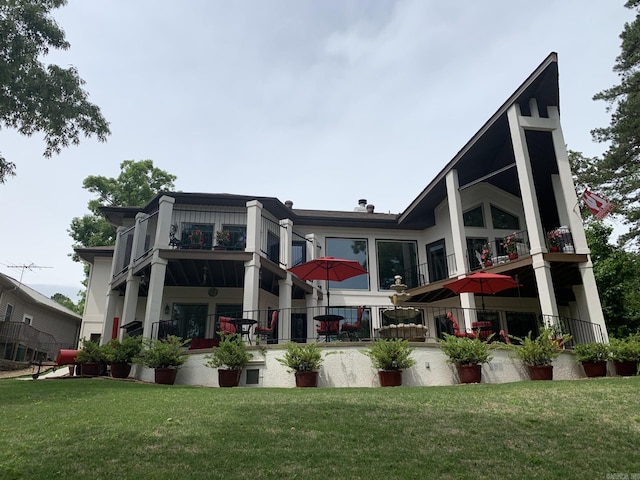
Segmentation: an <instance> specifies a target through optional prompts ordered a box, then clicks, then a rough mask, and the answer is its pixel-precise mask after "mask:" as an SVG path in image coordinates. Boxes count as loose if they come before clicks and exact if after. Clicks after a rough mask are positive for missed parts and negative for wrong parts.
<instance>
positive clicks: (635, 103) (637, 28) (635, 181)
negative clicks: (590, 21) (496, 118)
mask: <svg viewBox="0 0 640 480" xmlns="http://www.w3.org/2000/svg"><path fill="white" fill-rule="evenodd" d="M639 5H640V0H629V1H627V3H626V4H625V7H626V8H629V9H637V8H638V6H639ZM620 38H621V39H622V45H621V50H622V51H621V53H620V55H619V56H618V57H617V58H616V63H615V65H614V68H613V70H614V71H615V72H617V73H618V75H619V76H620V84H619V85H616V86H613V87H611V88H609V89H606V90H603V91H602V92H600V93H598V94H596V95H595V96H594V97H593V98H594V100H604V101H606V102H608V103H609V106H608V107H607V111H609V112H612V115H611V121H610V123H609V126H608V127H604V128H596V129H594V130H592V132H591V134H592V135H593V138H594V140H595V141H597V142H609V148H608V150H607V151H606V152H605V154H604V156H603V158H602V159H601V160H596V162H595V163H594V168H598V169H599V170H601V175H599V183H598V184H596V185H597V187H598V188H599V189H600V192H601V193H603V194H604V195H606V196H607V198H608V199H609V200H610V201H612V202H613V203H615V204H616V206H617V209H618V211H619V212H620V213H621V214H622V215H623V216H624V218H625V223H626V224H627V225H628V226H629V232H628V233H627V234H625V235H624V237H623V238H624V239H625V240H636V241H637V240H639V239H640V68H639V67H640V13H639V14H638V15H636V19H635V20H634V21H633V22H631V23H626V24H625V26H624V30H623V32H622V33H621V34H620ZM596 185H593V186H594V187H595V186H596Z"/></svg>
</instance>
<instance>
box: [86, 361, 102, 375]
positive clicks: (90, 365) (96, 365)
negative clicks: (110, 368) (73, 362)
mask: <svg viewBox="0 0 640 480" xmlns="http://www.w3.org/2000/svg"><path fill="white" fill-rule="evenodd" d="M101 373H102V363H100V362H83V363H82V375H84V376H86V377H97V376H98V375H100V374H101Z"/></svg>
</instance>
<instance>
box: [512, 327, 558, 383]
mask: <svg viewBox="0 0 640 480" xmlns="http://www.w3.org/2000/svg"><path fill="white" fill-rule="evenodd" d="M511 338H513V339H515V340H517V341H518V342H519V343H520V345H515V344H508V345H506V347H507V348H509V349H511V350H512V351H513V352H514V353H515V354H516V357H518V358H519V359H520V361H522V363H523V364H524V365H526V366H527V367H528V369H529V376H530V377H531V380H553V360H554V359H555V358H557V357H558V355H560V352H562V345H563V344H564V343H566V342H568V341H569V340H570V339H571V336H570V335H566V334H565V335H563V336H562V338H560V339H559V341H558V340H557V339H554V338H553V335H552V333H551V331H550V330H549V329H548V328H545V329H543V330H542V331H541V332H540V334H539V335H538V336H537V337H536V338H531V332H529V334H528V335H527V336H526V337H524V338H518V337H511Z"/></svg>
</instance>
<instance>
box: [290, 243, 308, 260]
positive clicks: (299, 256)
mask: <svg viewBox="0 0 640 480" xmlns="http://www.w3.org/2000/svg"><path fill="white" fill-rule="evenodd" d="M306 261H307V242H306V240H294V241H293V242H291V266H294V267H295V266H296V265H300V264H301V263H304V262H306Z"/></svg>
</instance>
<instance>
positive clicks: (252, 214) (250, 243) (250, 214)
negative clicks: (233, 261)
mask: <svg viewBox="0 0 640 480" xmlns="http://www.w3.org/2000/svg"><path fill="white" fill-rule="evenodd" d="M246 205H247V246H246V248H245V249H244V251H245V252H260V246H261V241H260V233H261V231H262V204H261V203H260V202H259V201H257V200H250V201H248V202H247V204H246Z"/></svg>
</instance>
